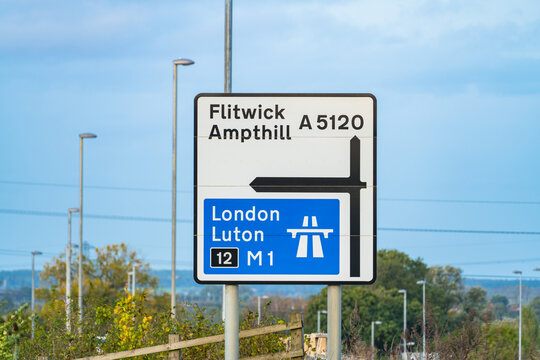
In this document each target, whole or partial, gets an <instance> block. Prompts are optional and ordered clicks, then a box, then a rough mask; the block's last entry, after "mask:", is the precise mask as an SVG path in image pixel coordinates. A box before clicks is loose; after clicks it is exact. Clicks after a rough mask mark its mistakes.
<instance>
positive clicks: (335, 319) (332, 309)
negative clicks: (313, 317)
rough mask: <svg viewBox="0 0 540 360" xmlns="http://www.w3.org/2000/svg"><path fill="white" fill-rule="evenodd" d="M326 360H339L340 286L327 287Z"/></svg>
mask: <svg viewBox="0 0 540 360" xmlns="http://www.w3.org/2000/svg"><path fill="white" fill-rule="evenodd" d="M327 354H328V357H327V359H328V360H341V285H328V350H327Z"/></svg>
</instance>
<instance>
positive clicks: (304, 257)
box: [203, 199, 340, 275]
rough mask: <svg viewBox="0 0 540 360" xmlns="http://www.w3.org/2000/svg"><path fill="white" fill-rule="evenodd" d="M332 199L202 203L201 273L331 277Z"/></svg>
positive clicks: (335, 203) (334, 247)
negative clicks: (202, 254) (202, 240)
mask: <svg viewBox="0 0 540 360" xmlns="http://www.w3.org/2000/svg"><path fill="white" fill-rule="evenodd" d="M339 243H340V237H339V200H338V199H205V200H204V245H203V251H204V272H205V273H206V274H284V275H285V274H290V275H336V274H338V273H339Z"/></svg>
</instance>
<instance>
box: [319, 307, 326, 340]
mask: <svg viewBox="0 0 540 360" xmlns="http://www.w3.org/2000/svg"><path fill="white" fill-rule="evenodd" d="M321 313H322V314H328V311H327V310H317V333H318V334H320V333H321Z"/></svg>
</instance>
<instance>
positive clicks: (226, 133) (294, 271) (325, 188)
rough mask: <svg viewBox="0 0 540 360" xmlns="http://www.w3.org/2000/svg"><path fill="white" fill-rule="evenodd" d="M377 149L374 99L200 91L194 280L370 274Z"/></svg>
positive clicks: (360, 277)
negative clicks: (205, 92)
mask: <svg viewBox="0 0 540 360" xmlns="http://www.w3.org/2000/svg"><path fill="white" fill-rule="evenodd" d="M375 155H376V100H375V97H374V96H373V95H370V94H200V95H198V96H197V97H196V98H195V179H194V184H195V200H194V201H195V204H194V205H195V208H194V209H195V217H194V218H195V221H194V234H195V236H194V241H195V244H194V248H195V259H194V267H195V269H194V276H195V280H196V281H197V282H199V283H206V284H212V283H218V284H241V283H295V284H296V283H317V284H328V285H341V284H368V283H372V282H373V281H375V276H376V274H375V268H376V158H375ZM336 289H337V294H338V295H339V297H340V287H339V286H338V287H336V288H335V289H333V290H332V292H335V290H336ZM329 294H330V289H329ZM329 296H330V295H329ZM336 302H338V303H339V302H340V300H339V298H338V299H337V300H336ZM336 306H337V305H336ZM336 306H334V307H336ZM336 311H338V310H337V309H334V311H332V309H331V308H330V307H329V314H328V315H329V321H330V322H331V320H332V319H333V320H334V322H336V323H337V324H338V326H339V324H340V323H341V320H340V318H341V316H340V314H339V317H337V318H336V316H337V314H335V312H336ZM332 312H334V315H332ZM339 312H340V305H339ZM330 325H331V324H330ZM329 332H330V329H329ZM338 336H340V335H339V334H338ZM329 340H332V339H331V338H330V339H329ZM334 341H338V340H334ZM339 343H340V340H339ZM329 346H332V345H331V344H329ZM336 349H337V350H336V352H339V348H336Z"/></svg>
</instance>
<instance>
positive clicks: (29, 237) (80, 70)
mask: <svg viewBox="0 0 540 360" xmlns="http://www.w3.org/2000/svg"><path fill="white" fill-rule="evenodd" d="M224 10H225V4H224V1H223V0H220V1H217V0H207V1H195V0H192V1H190V0H179V1H169V0H165V1H121V0H115V1H112V0H111V1H104V0H101V1H100V0H98V1H89V0H86V1H85V0H83V1H59V0H56V1H55V0H47V1H31V0H22V1H21V0H2V1H0V33H1V34H2V36H1V37H0V79H1V81H0V165H1V169H2V170H1V171H0V230H1V231H0V270H10V269H21V268H29V267H30V264H31V257H30V252H31V251H33V250H40V251H42V252H44V255H42V256H40V257H37V258H36V265H37V268H41V267H42V266H43V264H44V263H45V262H46V261H50V259H51V258H52V257H53V256H58V254H59V253H60V252H62V251H64V250H65V246H66V243H67V238H68V226H67V209H68V208H71V207H77V206H78V181H79V173H78V171H79V160H78V157H79V138H78V134H80V133H83V132H92V133H95V134H97V135H98V137H97V138H96V139H89V140H85V145H84V171H85V173H84V181H85V190H84V211H85V219H84V238H85V240H86V241H88V242H89V243H90V244H91V245H92V246H96V247H101V246H104V245H107V244H111V243H120V242H125V243H127V244H128V245H129V246H130V247H131V248H132V249H134V250H136V251H137V252H138V253H140V254H141V255H142V256H143V257H144V259H145V260H146V261H148V262H149V263H150V264H151V266H152V267H153V268H155V269H167V268H170V258H171V253H170V252H171V249H170V248H171V245H170V243H171V225H170V222H169V220H168V219H170V217H171V171H172V170H171V168H172V155H171V153H172V89H173V82H172V60H173V59H175V58H178V57H186V58H190V59H193V60H194V61H195V65H193V66H189V67H181V68H180V69H179V87H178V91H179V130H178V131H179V138H178V142H179V144H178V156H179V159H178V169H179V173H178V176H179V179H178V182H179V184H178V191H179V193H178V218H179V220H180V222H179V226H178V263H177V267H178V268H186V269H187V268H191V266H192V256H193V254H192V252H193V246H192V242H193V240H192V239H193V238H192V219H193V205H192V203H193V194H192V189H193V182H192V179H193V135H192V134H193V99H194V97H195V96H196V95H197V94H198V93H203V92H223V91H224V90H223V89H224ZM539 38H540V3H539V2H538V1H536V0H522V1H511V2H509V1H502V0H493V1H489V2H486V1H480V0H457V1H449V0H448V1H447V0H411V1H406V2H404V1H394V0H381V1H376V2H374V1H364V0H360V1H344V0H337V1H331V2H329V1H326V2H325V1H313V0H287V1H281V0H262V1H248V0H235V1H234V5H233V50H232V51H233V55H232V91H233V92H242V93H249V92H260V93H302V92H308V93H313V92H314V93H372V94H374V95H375V96H376V97H377V113H378V114H377V115H378V119H377V121H378V129H377V134H378V138H377V152H378V154H377V156H378V159H377V171H378V174H377V179H378V214H377V217H378V224H377V225H378V228H379V231H378V248H379V249H397V250H399V251H403V252H405V253H407V254H408V255H409V256H411V257H413V258H421V259H423V261H425V262H426V263H427V264H428V265H430V266H434V265H452V266H458V267H461V268H462V269H463V272H464V274H467V275H482V276H488V277H489V276H511V275H512V270H516V269H519V270H522V271H523V274H524V275H525V276H528V277H538V276H539V275H540V274H539V273H535V272H533V271H532V269H533V268H535V267H539V266H540V251H539V250H540V246H539V244H540V222H539V221H538V220H539V218H540V188H539V186H538V178H539V177H540V169H539V161H538V159H539V154H540V121H538V120H539V118H540V101H539V99H540V42H539V41H538V39H539ZM77 227H78V220H77V219H74V222H73V239H74V241H77V240H78V237H77V235H78V233H77ZM536 274H538V275H536Z"/></svg>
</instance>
